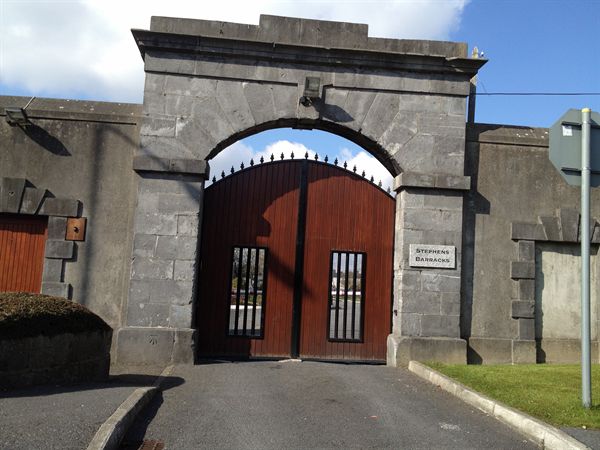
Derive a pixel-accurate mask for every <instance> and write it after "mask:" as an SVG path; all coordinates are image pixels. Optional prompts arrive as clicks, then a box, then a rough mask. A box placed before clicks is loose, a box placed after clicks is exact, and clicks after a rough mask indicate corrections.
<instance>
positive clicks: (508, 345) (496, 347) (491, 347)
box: [468, 337, 513, 364]
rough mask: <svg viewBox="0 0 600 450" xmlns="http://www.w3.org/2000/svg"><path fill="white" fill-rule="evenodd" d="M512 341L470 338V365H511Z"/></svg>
mask: <svg viewBox="0 0 600 450" xmlns="http://www.w3.org/2000/svg"><path fill="white" fill-rule="evenodd" d="M512 342H513V340H512V339H489V338H481V337H471V338H469V353H468V362H469V364H482V363H484V364H510V363H511V362H512V358H513V354H512Z"/></svg>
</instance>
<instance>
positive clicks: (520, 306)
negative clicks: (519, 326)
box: [511, 300, 535, 319]
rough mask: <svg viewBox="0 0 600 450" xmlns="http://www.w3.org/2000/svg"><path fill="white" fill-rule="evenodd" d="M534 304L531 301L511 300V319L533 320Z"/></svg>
mask: <svg viewBox="0 0 600 450" xmlns="http://www.w3.org/2000/svg"><path fill="white" fill-rule="evenodd" d="M534 309H535V303H534V302H532V301H528V302H526V301H521V300H513V302H512V313H511V316H512V318H513V319H520V318H523V319H533V318H534V317H535V311H534Z"/></svg>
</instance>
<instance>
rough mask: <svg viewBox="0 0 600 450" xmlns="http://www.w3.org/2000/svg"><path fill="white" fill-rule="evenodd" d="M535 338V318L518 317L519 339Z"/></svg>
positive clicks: (528, 339)
mask: <svg viewBox="0 0 600 450" xmlns="http://www.w3.org/2000/svg"><path fill="white" fill-rule="evenodd" d="M534 339H535V319H519V340H526V341H532V340H534Z"/></svg>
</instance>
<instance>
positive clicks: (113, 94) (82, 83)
mask: <svg viewBox="0 0 600 450" xmlns="http://www.w3.org/2000/svg"><path fill="white" fill-rule="evenodd" d="M468 1H469V0H420V1H416V0H412V1H409V0H387V1H386V0H379V1H378V0H371V1H353V0H333V1H317V0H312V1H311V0H308V1H307V0H296V1H292V0H290V1H283V0H254V1H247V0H244V1H241V0H220V1H217V2H208V1H202V2H200V1H193V2H192V1H184V0H170V1H168V2H165V1H164V0H146V1H141V0H130V1H123V0H119V1H116V0H79V1H77V0H37V1H36V0H0V36H1V37H2V39H1V40H0V83H2V84H3V85H4V87H5V91H6V90H8V89H10V90H11V91H12V92H28V93H32V94H33V95H46V96H50V97H74V98H92V99H103V100H112V101H136V102H141V101H142V90H143V77H144V74H143V66H142V60H141V57H140V55H139V52H138V50H137V48H136V46H135V43H134V41H133V38H132V36H131V33H130V29H131V28H145V29H147V28H149V25H150V16H151V15H165V16H172V17H191V18H197V19H211V20H224V21H231V22H241V23H251V24H256V23H258V19H259V15H260V14H277V15H289V16H295V17H308V18H315V19H324V20H337V21H349V22H360V23H368V24H369V34H370V35H371V36H381V37H395V38H427V39H447V38H448V35H449V33H450V32H451V31H452V30H454V29H456V28H457V26H458V25H459V23H460V17H461V14H462V11H463V9H464V8H465V6H466V4H467V3H468ZM3 93H5V94H6V93H11V92H3Z"/></svg>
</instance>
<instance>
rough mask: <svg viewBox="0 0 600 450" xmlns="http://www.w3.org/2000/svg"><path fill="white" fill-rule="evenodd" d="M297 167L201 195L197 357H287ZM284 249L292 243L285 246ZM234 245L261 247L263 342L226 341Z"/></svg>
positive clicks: (273, 168)
mask: <svg viewBox="0 0 600 450" xmlns="http://www.w3.org/2000/svg"><path fill="white" fill-rule="evenodd" d="M299 177H300V173H299V171H298V168H297V165H296V164H294V163H293V162H292V161H282V162H277V163H270V164H265V165H259V166H255V167H253V168H252V169H248V170H246V171H243V172H240V173H238V174H236V175H235V176H232V177H230V178H228V179H226V180H223V181H222V182H218V183H215V184H214V185H212V186H209V187H208V188H207V189H206V190H205V200H204V223H203V228H202V236H203V237H204V239H203V240H202V249H201V261H202V270H201V276H200V282H199V293H200V294H199V299H200V300H199V303H198V311H197V324H198V335H199V340H198V341H199V344H198V345H199V354H200V355H201V356H259V357H260V356H288V355H289V353H290V343H291V329H290V324H291V321H292V316H291V314H292V300H293V284H294V258H295V248H294V245H293V242H294V240H295V236H296V229H297V213H296V212H297V209H298V193H299ZM290 242H292V244H291V245H290ZM234 246H248V247H266V248H267V249H268V253H267V263H266V269H267V277H266V302H265V305H264V309H263V310H262V314H265V325H264V336H263V338H260V339H257V338H250V337H242V336H229V335H228V327H229V308H230V305H229V301H228V300H227V299H226V298H223V297H224V295H229V289H230V283H231V264H232V260H231V258H232V249H233V247H234Z"/></svg>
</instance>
